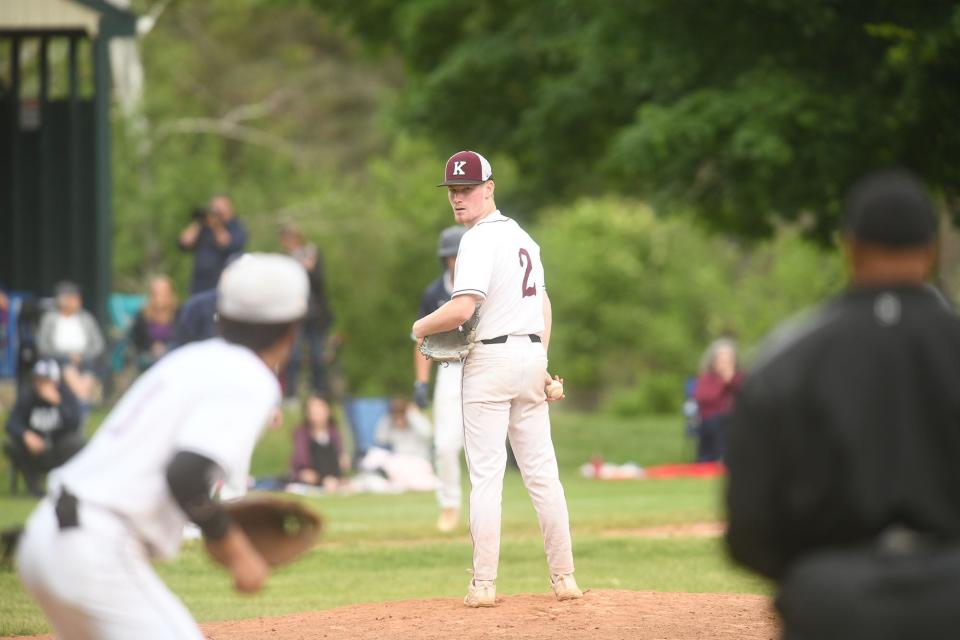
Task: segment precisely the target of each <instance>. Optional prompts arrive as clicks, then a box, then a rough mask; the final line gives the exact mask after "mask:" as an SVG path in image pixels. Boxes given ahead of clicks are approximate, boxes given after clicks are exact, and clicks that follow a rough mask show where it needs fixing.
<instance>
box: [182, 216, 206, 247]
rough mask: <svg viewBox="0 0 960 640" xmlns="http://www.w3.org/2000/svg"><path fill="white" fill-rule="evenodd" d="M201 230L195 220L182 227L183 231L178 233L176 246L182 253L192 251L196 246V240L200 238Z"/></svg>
mask: <svg viewBox="0 0 960 640" xmlns="http://www.w3.org/2000/svg"><path fill="white" fill-rule="evenodd" d="M201 228H202V227H201V226H200V223H199V222H197V221H196V220H194V221H193V222H191V223H190V224H188V225H187V226H186V227H184V229H183V231H181V232H180V237H179V238H178V239H177V245H178V246H179V247H180V248H181V249H183V250H184V251H193V249H194V248H195V247H196V246H197V238H199V237H200V230H201Z"/></svg>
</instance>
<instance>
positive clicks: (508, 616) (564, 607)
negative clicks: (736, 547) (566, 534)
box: [200, 590, 778, 640]
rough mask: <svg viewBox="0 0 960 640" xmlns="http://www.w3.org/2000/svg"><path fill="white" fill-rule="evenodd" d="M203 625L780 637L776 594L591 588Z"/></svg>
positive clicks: (232, 632)
mask: <svg viewBox="0 0 960 640" xmlns="http://www.w3.org/2000/svg"><path fill="white" fill-rule="evenodd" d="M200 626H201V628H202V629H203V631H204V634H205V635H206V636H207V638H211V639H213V640H228V639H229V640H260V639H263V638H266V639H268V640H280V639H282V640H307V639H308V638H309V639H313V638H330V639H331V640H355V639H360V638H364V639H366V638H370V639H372V638H410V639H414V638H416V639H421V638H423V639H428V640H432V639H436V640H440V639H444V640H445V639H448V638H452V639H454V640H480V639H481V638H484V639H485V638H504V639H507V638H509V639H511V640H512V639H513V638H530V639H539V638H543V639H545V640H546V639H549V640H557V639H558V638H564V639H567V638H591V639H592V638H604V639H614V638H623V639H624V640H626V639H629V640H654V639H656V640H664V639H670V640H673V639H677V640H680V639H683V640H686V639H688V638H689V639H696V638H703V639H704V640H772V639H774V638H776V637H777V634H778V627H777V621H776V616H775V614H774V613H773V610H772V608H771V605H770V599H769V598H765V597H762V596H751V595H735V594H724V593H660V592H652V591H623V590H596V591H588V592H587V593H586V595H585V596H584V598H583V599H582V600H574V601H570V602H557V601H556V599H554V597H553V595H552V594H537V595H529V594H523V595H507V596H501V597H499V598H498V599H497V606H496V607H493V608H491V609H468V608H466V607H464V606H463V603H462V602H461V601H460V600H455V599H450V598H436V599H431V600H407V601H403V602H381V603H375V604H362V605H354V606H349V607H341V608H339V609H331V610H327V611H315V612H311V613H297V614H292V615H288V616H281V617H277V618H255V619H252V620H234V621H226V622H208V623H205V624H202V625H200Z"/></svg>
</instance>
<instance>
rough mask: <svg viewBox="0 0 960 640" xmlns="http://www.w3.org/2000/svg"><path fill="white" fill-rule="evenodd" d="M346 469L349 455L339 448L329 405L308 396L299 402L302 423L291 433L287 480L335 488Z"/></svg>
mask: <svg viewBox="0 0 960 640" xmlns="http://www.w3.org/2000/svg"><path fill="white" fill-rule="evenodd" d="M349 468H350V458H349V456H347V455H346V454H345V453H344V451H343V440H342V438H341V437H340V430H339V428H338V427H337V421H336V420H335V419H334V417H333V415H332V412H331V411H330V405H329V404H328V403H327V401H326V400H324V399H323V398H321V397H320V396H317V395H311V396H310V397H308V398H307V400H306V402H304V403H303V422H302V423H300V425H299V426H298V427H297V428H296V430H295V431H294V432H293V455H292V456H291V457H290V480H291V481H293V482H300V483H303V484H309V485H314V486H318V487H323V489H324V490H325V491H336V489H337V488H338V487H339V486H340V484H341V479H342V478H343V474H344V473H345V472H346V471H347V470H349Z"/></svg>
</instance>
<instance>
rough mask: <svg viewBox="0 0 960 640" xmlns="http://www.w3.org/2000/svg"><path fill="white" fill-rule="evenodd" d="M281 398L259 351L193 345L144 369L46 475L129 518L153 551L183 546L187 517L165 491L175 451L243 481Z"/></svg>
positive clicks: (165, 554)
mask: <svg viewBox="0 0 960 640" xmlns="http://www.w3.org/2000/svg"><path fill="white" fill-rule="evenodd" d="M279 401H280V385H279V383H278V381H277V378H276V376H275V375H273V373H272V372H271V371H270V370H269V369H268V368H267V366H266V365H265V364H264V363H263V361H262V360H261V359H260V358H259V357H257V355H256V354H255V353H253V352H252V351H250V350H249V349H246V348H244V347H239V346H236V345H232V344H229V343H227V342H225V341H224V340H222V339H220V338H214V339H211V340H206V341H203V342H198V343H194V344H191V345H188V346H185V347H183V348H181V349H178V350H176V351H174V352H172V353H171V354H169V355H167V356H166V357H164V358H163V359H161V360H160V361H159V362H158V363H157V364H155V365H154V366H153V367H151V368H150V369H149V370H148V371H147V372H146V373H144V374H143V375H142V376H141V377H140V378H139V379H138V380H137V382H136V384H134V386H133V387H132V388H131V389H130V390H129V391H128V392H127V393H126V395H124V396H123V399H122V400H121V401H120V402H119V403H118V404H117V406H116V407H115V408H114V409H113V411H111V412H110V415H109V416H107V419H106V421H105V422H104V423H103V425H102V426H101V427H100V429H99V430H98V431H97V433H96V435H95V436H94V438H93V439H92V440H91V441H90V443H89V444H88V445H87V446H86V447H85V448H84V449H83V450H82V451H81V452H80V453H79V454H78V455H77V456H75V457H74V458H73V459H72V460H71V461H70V462H68V463H67V464H66V465H65V466H63V467H62V468H60V469H59V470H58V471H57V472H56V473H55V474H54V475H53V476H51V479H50V491H51V494H52V495H56V494H57V491H58V488H59V487H60V486H63V487H66V488H67V489H68V490H69V491H70V492H71V493H72V494H74V495H75V496H77V498H78V499H79V500H80V503H81V504H85V503H86V504H91V505H96V506H99V507H102V508H104V509H106V510H108V511H111V512H113V513H115V514H117V515H119V516H121V518H123V519H124V520H125V521H126V522H127V523H128V524H129V526H130V527H131V528H132V530H133V531H134V533H135V534H136V535H137V536H138V537H139V538H140V539H141V540H142V541H143V542H145V543H146V544H147V545H148V546H149V547H150V550H151V552H152V554H153V555H154V556H156V557H160V558H170V557H172V556H174V555H176V552H177V550H178V549H179V547H180V541H181V534H182V532H183V527H184V525H185V524H186V523H187V518H186V516H185V515H184V513H183V511H181V509H180V507H179V506H178V505H177V504H176V502H175V501H174V499H173V497H172V496H171V494H170V491H169V489H168V488H167V481H166V467H167V465H168V464H169V463H170V461H171V459H172V458H173V456H174V454H175V453H176V452H177V451H181V450H184V451H191V452H194V453H197V454H200V455H202V456H205V457H207V458H210V459H211V460H213V461H214V462H216V463H217V464H218V465H219V466H220V468H221V469H222V470H223V471H224V473H225V474H226V477H225V481H226V485H227V486H228V487H230V488H232V489H235V490H238V489H242V488H244V487H245V484H246V479H247V474H248V469H249V465H250V456H251V454H252V453H253V448H254V445H255V444H256V442H257V439H258V438H259V436H260V434H261V433H262V431H263V429H264V427H265V425H266V423H267V420H268V418H269V415H270V412H271V411H272V410H273V408H274V407H276V406H277V404H278V403H279Z"/></svg>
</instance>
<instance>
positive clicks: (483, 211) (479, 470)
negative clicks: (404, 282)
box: [413, 151, 583, 607]
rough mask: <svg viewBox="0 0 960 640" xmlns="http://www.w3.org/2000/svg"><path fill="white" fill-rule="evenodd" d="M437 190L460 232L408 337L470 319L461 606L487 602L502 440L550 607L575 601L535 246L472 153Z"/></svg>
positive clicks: (451, 167)
mask: <svg viewBox="0 0 960 640" xmlns="http://www.w3.org/2000/svg"><path fill="white" fill-rule="evenodd" d="M440 186H445V187H447V197H448V200H449V202H450V206H451V207H452V208H453V214H454V218H455V219H456V221H457V223H458V224H462V225H464V226H466V227H467V232H466V233H465V234H464V236H463V239H462V240H461V241H460V251H459V253H458V255H457V263H456V272H455V274H454V289H453V292H452V298H451V300H450V301H449V302H447V303H446V304H444V305H443V306H442V307H440V308H439V309H437V310H436V311H434V312H433V313H431V314H430V315H428V316H427V317H425V318H421V319H420V320H418V321H417V322H416V323H415V324H414V325H413V333H414V335H415V336H416V337H418V338H423V337H425V336H431V335H434V334H439V333H442V332H447V331H450V330H454V329H457V327H461V326H462V325H464V324H465V323H467V322H468V320H470V319H471V318H472V317H474V314H475V313H476V315H477V316H478V317H477V320H476V325H475V326H473V325H472V323H471V330H470V332H469V334H468V335H470V336H471V337H472V338H473V344H472V346H471V347H470V348H468V349H466V350H465V354H466V355H465V360H464V364H463V385H462V394H463V424H464V450H465V451H466V459H467V467H468V469H469V472H470V483H471V491H470V533H471V536H472V539H473V579H472V580H471V582H470V585H469V586H468V591H467V596H466V598H465V599H464V602H465V604H466V605H467V606H470V607H490V606H494V605H495V604H496V587H495V580H496V577H497V565H498V563H499V557H500V518H501V507H500V505H501V496H502V493H503V474H504V470H505V467H506V461H507V453H506V446H505V440H506V438H507V437H508V436H509V438H510V445H511V447H512V448H513V451H514V454H515V455H516V458H517V463H518V465H519V467H520V472H521V474H522V476H523V482H524V485H525V486H526V488H527V492H528V493H529V494H530V498H531V499H532V500H533V505H534V508H535V509H536V512H537V517H538V519H539V520H540V530H541V531H542V532H543V538H544V548H545V550H546V553H547V563H548V565H549V568H550V578H551V584H552V587H553V590H554V593H555V594H556V596H557V598H558V599H559V600H569V599H574V598H580V597H582V595H583V593H582V592H581V591H580V589H579V588H578V587H577V583H576V581H575V580H574V578H573V570H574V567H573V551H572V546H571V542H570V524H569V517H568V514H567V502H566V497H565V496H564V493H563V487H562V486H561V484H560V476H559V472H558V470H557V459H556V454H555V452H554V448H553V441H552V440H551V438H550V413H549V408H548V402H547V390H546V387H547V385H548V384H550V383H551V379H550V376H549V374H548V373H547V346H548V344H549V342H550V328H551V321H552V318H551V308H550V299H549V298H548V297H547V291H546V284H545V280H544V272H543V264H542V263H541V262H540V247H539V246H538V245H537V243H536V242H534V241H533V239H532V238H531V237H530V236H529V235H528V234H527V232H526V231H524V230H523V229H522V228H521V227H520V225H518V224H517V223H516V222H515V221H514V220H512V219H511V218H508V217H506V216H504V215H503V214H502V213H500V211H499V210H498V209H497V206H496V203H495V202H494V197H493V196H494V188H495V187H494V182H493V172H492V170H491V168H490V163H489V162H487V160H486V159H485V158H484V157H483V156H481V155H480V154H478V153H475V152H473V151H461V152H459V153H456V154H454V155H453V156H452V157H451V158H450V159H449V160H447V164H446V170H445V175H444V181H443V182H442V183H441V185H440ZM478 305H479V308H478ZM428 342H429V341H428ZM557 382H559V381H557ZM562 397H563V395H562V391H560V392H556V391H554V390H551V398H556V399H560V398H562Z"/></svg>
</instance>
